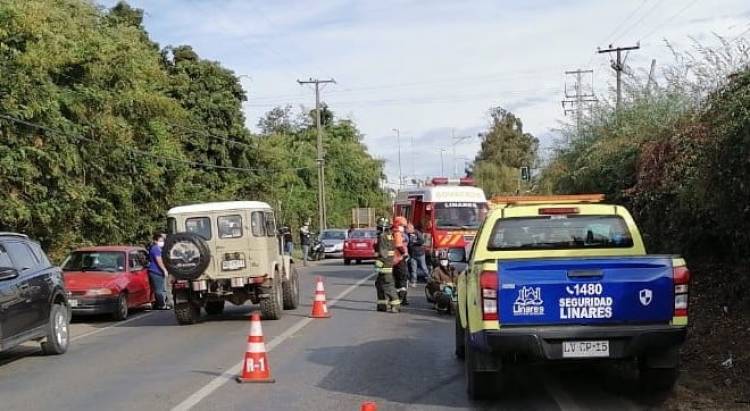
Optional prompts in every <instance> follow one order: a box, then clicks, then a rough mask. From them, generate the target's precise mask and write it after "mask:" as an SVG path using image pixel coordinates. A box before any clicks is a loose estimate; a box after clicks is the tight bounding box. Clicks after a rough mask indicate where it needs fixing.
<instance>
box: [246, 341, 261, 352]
mask: <svg viewBox="0 0 750 411" xmlns="http://www.w3.org/2000/svg"><path fill="white" fill-rule="evenodd" d="M247 352H250V353H256V354H259V353H262V354H265V353H266V344H265V343H262V342H260V343H247Z"/></svg>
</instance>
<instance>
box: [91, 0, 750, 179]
mask: <svg viewBox="0 0 750 411" xmlns="http://www.w3.org/2000/svg"><path fill="white" fill-rule="evenodd" d="M132 2H133V4H134V5H136V6H138V7H143V8H145V9H146V10H147V13H148V14H147V19H146V26H147V29H148V30H149V31H150V32H151V34H152V35H153V37H155V39H156V40H157V41H159V42H160V43H161V44H163V45H166V44H180V43H188V44H191V45H193V46H194V47H195V49H196V50H197V51H198V53H199V54H201V55H202V56H205V57H207V58H211V59H214V60H219V61H221V62H222V63H223V64H224V65H226V66H228V67H230V68H231V69H233V70H235V72H237V73H238V74H246V75H249V76H251V77H252V80H250V81H248V80H243V84H245V85H246V87H247V88H248V92H249V99H250V101H249V102H248V103H247V104H246V105H245V109H246V113H247V116H248V125H249V126H251V127H254V126H255V124H256V123H257V120H258V118H259V117H260V116H261V115H262V114H263V113H264V112H265V111H267V110H268V109H270V108H272V107H273V106H274V105H277V104H286V103H290V104H295V105H296V104H305V105H306V106H311V105H312V104H313V101H314V100H313V93H312V90H310V89H309V88H307V87H300V86H299V85H298V84H297V83H296V82H295V80H296V79H297V78H307V77H310V76H320V77H329V76H332V77H334V78H336V80H337V81H338V83H339V84H338V85H335V86H330V87H326V89H325V90H324V91H323V98H324V100H325V101H326V102H328V104H329V105H330V106H331V108H332V109H333V110H334V111H336V112H337V113H338V114H339V115H343V116H346V117H351V118H353V119H354V120H356V122H357V124H358V126H359V127H360V129H361V130H362V132H363V133H364V134H365V136H366V137H365V143H366V144H367V145H368V147H369V148H370V150H371V151H372V152H373V153H374V154H375V155H376V156H379V157H386V158H388V159H389V161H388V163H387V173H388V175H389V178H390V179H391V180H396V179H397V174H398V165H397V161H396V160H395V159H396V157H397V155H396V154H397V151H398V150H397V149H396V148H395V147H396V144H395V142H394V139H395V137H393V134H394V133H393V131H391V130H392V129H393V128H400V129H401V130H402V135H404V136H405V137H407V136H408V137H411V136H413V137H414V139H415V146H417V147H418V148H417V150H415V152H416V153H417V154H416V157H417V158H418V159H419V161H418V164H416V165H415V173H416V174H418V175H436V174H439V173H440V147H450V145H451V139H450V129H451V128H455V129H456V134H457V135H463V134H462V133H464V132H465V133H470V134H474V135H476V132H477V131H479V130H480V129H481V128H482V127H484V126H485V125H486V123H487V111H488V109H489V108H490V107H492V106H498V105H500V106H503V107H505V108H507V109H510V110H512V111H513V112H514V113H515V114H516V115H518V116H519V117H520V118H521V119H522V121H523V122H524V126H525V128H526V130H527V131H529V132H531V133H533V134H535V135H537V136H538V137H540V139H541V140H542V143H543V144H544V145H549V144H550V143H551V140H552V135H553V134H551V133H550V132H549V130H550V129H552V128H556V127H558V124H559V121H561V120H565V118H564V116H563V113H562V109H561V106H560V100H561V99H562V98H563V95H562V94H563V92H562V90H563V85H564V80H565V79H564V75H563V72H564V71H565V70H570V69H575V68H594V70H595V76H594V79H595V80H594V81H595V83H596V84H595V86H596V90H597V92H598V93H605V92H606V90H607V88H608V87H609V85H611V83H612V77H613V76H612V73H611V70H610V69H609V67H608V64H609V62H608V59H607V56H604V55H597V54H596V53H595V51H596V47H597V46H602V47H604V46H607V45H608V44H609V43H611V42H616V44H622V45H626V44H631V43H635V42H637V41H638V40H641V49H640V50H638V51H636V52H633V53H631V54H630V55H629V57H628V63H629V64H630V65H631V66H633V67H634V68H636V69H637V68H647V67H648V65H649V64H650V62H651V59H652V58H655V59H657V64H658V65H659V66H660V67H661V66H662V65H665V64H668V63H669V62H670V61H671V57H670V54H669V51H668V50H667V48H666V47H665V46H664V43H663V42H662V41H661V39H662V38H667V39H669V40H670V41H671V42H673V43H674V44H677V45H678V46H682V45H686V44H688V42H689V41H690V40H689V38H688V36H693V37H695V38H701V39H707V40H706V41H712V39H711V38H710V37H708V36H709V35H710V34H711V33H714V32H715V33H718V34H720V35H725V36H727V37H729V38H733V37H734V36H736V35H738V34H740V33H741V32H743V31H744V30H746V29H747V28H748V27H750V26H748V19H749V18H750V14H749V12H750V10H748V6H747V2H746V0H724V1H712V2H709V1H698V2H688V1H684V0H663V1H662V0H646V1H645V3H644V2H643V0H628V1H620V2H611V1H606V2H604V1H594V0H582V1H566V2H560V1H554V0H530V1H526V2H511V1H503V2H500V1H494V0H482V1H472V2H454V1H449V0H445V1H426V0H411V1H385V0H384V1H379V2H363V1H345V0H321V1H314V2H312V1H302V0H297V1H276V2H263V1H246V0H227V1H209V0H179V1H178V0H159V1H154V0H149V1H146V0H134V1H132ZM103 3H104V4H106V5H111V4H112V3H114V0H109V1H107V2H103ZM633 11H635V13H634V12H633ZM629 16H630V18H629V19H628V20H625V18H626V17H629ZM615 29H617V30H615ZM402 143H403V141H402ZM409 145H410V140H409ZM405 147H407V148H408V145H405V144H402V173H403V174H407V173H406V172H405V171H404V170H409V171H408V174H412V172H411V168H412V165H411V154H409V155H408V156H405V155H404V152H405ZM478 148H479V142H478V139H474V140H472V142H471V143H470V144H465V145H462V146H460V147H459V148H458V149H457V153H458V154H457V156H460V157H467V158H472V157H474V155H475V153H476V150H477V149H478ZM394 150H395V151H394ZM448 157H451V160H450V167H448V166H446V167H444V168H449V169H450V170H451V171H452V167H453V162H452V150H451V153H450V154H446V155H444V163H445V164H448V163H449V162H448V161H447V160H446V159H447V158H448ZM390 159H394V160H390ZM406 164H408V166H406ZM459 168H460V167H459Z"/></svg>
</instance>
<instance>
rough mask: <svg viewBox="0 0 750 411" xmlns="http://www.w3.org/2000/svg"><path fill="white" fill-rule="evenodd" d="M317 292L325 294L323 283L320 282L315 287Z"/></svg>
mask: <svg viewBox="0 0 750 411" xmlns="http://www.w3.org/2000/svg"><path fill="white" fill-rule="evenodd" d="M315 291H320V292H324V291H325V289H323V281H321V280H318V285H317V286H316V287H315Z"/></svg>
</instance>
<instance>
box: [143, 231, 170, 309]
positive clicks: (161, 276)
mask: <svg viewBox="0 0 750 411" xmlns="http://www.w3.org/2000/svg"><path fill="white" fill-rule="evenodd" d="M166 237H167V236H166V235H164V233H156V234H154V236H153V238H152V243H151V246H150V247H149V248H148V279H149V282H150V283H151V289H152V290H153V291H154V297H155V298H156V307H155V309H157V310H168V309H170V307H169V304H168V302H167V276H168V275H169V273H168V272H167V268H166V267H165V266H164V260H163V259H162V256H161V252H162V248H164V240H165V239H166Z"/></svg>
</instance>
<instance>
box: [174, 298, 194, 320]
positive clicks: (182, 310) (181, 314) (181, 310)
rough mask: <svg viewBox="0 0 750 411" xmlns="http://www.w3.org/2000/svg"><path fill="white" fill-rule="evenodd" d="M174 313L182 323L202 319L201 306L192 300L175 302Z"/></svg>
mask: <svg viewBox="0 0 750 411" xmlns="http://www.w3.org/2000/svg"><path fill="white" fill-rule="evenodd" d="M174 315H175V317H176V318H177V323H178V324H180V325H190V324H195V323H197V322H198V319H200V316H201V307H200V306H199V305H197V304H194V303H191V302H187V303H179V304H175V306H174Z"/></svg>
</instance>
